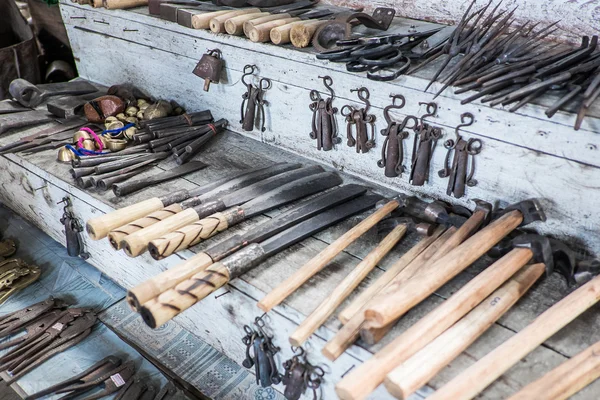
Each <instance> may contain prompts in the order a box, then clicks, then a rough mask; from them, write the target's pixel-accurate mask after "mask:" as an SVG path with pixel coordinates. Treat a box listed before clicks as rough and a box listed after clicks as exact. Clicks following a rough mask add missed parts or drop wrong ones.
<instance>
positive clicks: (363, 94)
mask: <svg viewBox="0 0 600 400" xmlns="http://www.w3.org/2000/svg"><path fill="white" fill-rule="evenodd" d="M350 91H351V92H356V93H357V95H358V98H359V99H360V100H361V101H362V102H364V103H365V108H356V107H353V106H351V105H345V106H344V107H342V110H341V111H340V113H341V114H342V115H343V116H344V117H345V118H346V138H347V139H348V141H347V143H346V144H347V145H348V147H354V146H356V152H357V153H366V152H368V151H369V150H370V149H371V148H373V147H375V115H373V114H369V109H370V108H371V103H370V102H369V97H370V93H369V89H367V88H366V87H361V88H357V89H351V90H350ZM367 124H368V125H370V126H371V137H370V138H369V128H368V127H367ZM353 126H354V127H356V138H355V137H354V136H353V135H352V127H353Z"/></svg>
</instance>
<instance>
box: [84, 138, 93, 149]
mask: <svg viewBox="0 0 600 400" xmlns="http://www.w3.org/2000/svg"><path fill="white" fill-rule="evenodd" d="M82 147H83V148H84V149H86V150H90V151H91V150H96V141H95V140H92V139H86V140H84V141H83V143H82Z"/></svg>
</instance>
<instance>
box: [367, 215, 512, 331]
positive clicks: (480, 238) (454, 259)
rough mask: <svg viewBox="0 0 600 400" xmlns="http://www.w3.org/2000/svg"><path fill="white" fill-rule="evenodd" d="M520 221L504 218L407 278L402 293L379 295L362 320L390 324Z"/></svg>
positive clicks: (480, 254)
mask: <svg viewBox="0 0 600 400" xmlns="http://www.w3.org/2000/svg"><path fill="white" fill-rule="evenodd" d="M522 221H523V215H522V214H521V213H520V212H519V211H512V212H509V213H507V214H505V215H503V216H502V217H500V218H499V219H497V220H496V221H494V222H492V223H491V224H490V225H488V226H487V227H485V228H483V229H482V230H481V231H480V232H478V233H477V234H475V235H474V236H473V237H471V238H469V239H467V240H466V241H465V242H464V243H462V244H461V245H460V246H458V247H456V248H455V249H453V250H452V251H450V252H449V253H448V254H446V255H445V256H444V257H442V258H440V259H439V260H437V261H436V262H434V263H430V264H428V265H427V266H426V267H425V268H423V270H421V272H420V273H419V276H416V277H414V278H412V279H410V283H404V284H403V285H402V286H401V290H396V291H395V292H393V293H387V290H386V295H385V296H378V300H379V301H378V303H377V304H373V305H371V306H370V307H369V308H368V309H366V310H365V318H366V319H367V320H370V321H372V323H373V325H374V326H376V327H384V326H386V325H388V324H390V323H392V322H393V321H395V320H396V319H398V318H400V317H401V316H402V315H404V314H405V313H406V312H407V311H409V310H410V309H411V308H412V307H414V306H415V305H416V304H418V303H420V302H421V301H423V299H425V298H426V297H427V296H429V295H430V294H431V293H433V292H434V291H435V290H436V289H438V288H439V287H441V286H442V285H443V284H445V283H446V282H448V281H449V280H450V279H452V278H454V277H455V276H456V275H457V274H458V273H459V272H461V271H462V270H464V269H465V268H466V267H468V266H469V265H471V263H473V262H474V261H475V260H477V259H478V258H479V257H481V256H482V255H484V254H485V253H486V252H487V251H488V250H489V249H490V248H492V246H494V245H495V244H496V243H498V242H499V241H500V240H501V239H502V238H504V237H505V236H506V235H508V234H509V233H510V232H512V231H513V230H514V229H515V228H516V227H517V226H519V225H520V224H521V222H522ZM467 222H468V221H467ZM465 224H466V222H465Z"/></svg>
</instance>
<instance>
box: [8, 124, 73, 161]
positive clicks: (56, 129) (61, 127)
mask: <svg viewBox="0 0 600 400" xmlns="http://www.w3.org/2000/svg"><path fill="white" fill-rule="evenodd" d="M57 122H58V121H57ZM84 124H85V120H83V119H80V118H75V119H73V120H66V121H64V122H62V123H59V124H57V125H54V126H51V127H49V128H46V129H43V130H41V131H39V132H36V133H34V134H33V135H29V136H25V137H22V138H21V139H19V140H17V141H16V142H12V143H9V144H7V145H5V146H2V147H0V154H1V153H4V152H6V151H8V150H10V149H14V148H15V147H19V146H22V145H23V144H25V143H29V142H31V141H33V140H35V139H39V138H43V137H47V136H52V135H55V134H57V133H61V132H64V131H67V130H69V129H74V128H76V127H79V126H82V125H84Z"/></svg>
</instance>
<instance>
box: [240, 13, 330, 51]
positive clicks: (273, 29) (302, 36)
mask: <svg viewBox="0 0 600 400" xmlns="http://www.w3.org/2000/svg"><path fill="white" fill-rule="evenodd" d="M339 12H340V11H337V10H336V11H335V12H334V11H333V10H331V9H323V8H320V9H316V10H313V11H307V12H305V13H303V14H300V15H296V17H295V18H290V19H279V20H275V21H272V22H269V23H264V24H260V25H256V26H255V27H254V29H253V30H251V31H250V35H249V37H250V40H252V41H259V42H262V41H265V42H267V41H269V40H271V42H272V43H273V44H277V45H280V44H287V43H290V42H291V41H292V29H294V28H298V30H297V31H296V33H295V38H296V40H295V42H296V44H295V45H300V46H303V45H304V43H306V46H308V45H309V44H310V41H311V39H312V35H313V34H314V30H316V29H317V28H318V26H319V25H320V24H321V23H323V22H324V20H326V19H330V18H334V17H335V16H336V15H338V14H339ZM311 31H312V33H311ZM254 38H256V39H257V40H253V39H254ZM306 46H304V47H306Z"/></svg>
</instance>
